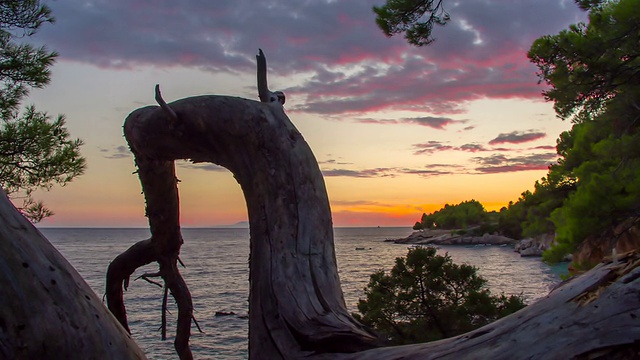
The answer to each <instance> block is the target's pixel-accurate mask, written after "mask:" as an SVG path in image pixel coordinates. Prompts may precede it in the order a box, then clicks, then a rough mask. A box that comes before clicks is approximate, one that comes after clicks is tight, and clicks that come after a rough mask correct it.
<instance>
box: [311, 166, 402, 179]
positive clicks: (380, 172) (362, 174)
mask: <svg viewBox="0 0 640 360" xmlns="http://www.w3.org/2000/svg"><path fill="white" fill-rule="evenodd" d="M322 174H323V175H324V176H346V177H357V178H375V177H395V176H396V175H397V174H396V172H395V171H394V169H392V168H376V169H365V170H349V169H329V170H322Z"/></svg>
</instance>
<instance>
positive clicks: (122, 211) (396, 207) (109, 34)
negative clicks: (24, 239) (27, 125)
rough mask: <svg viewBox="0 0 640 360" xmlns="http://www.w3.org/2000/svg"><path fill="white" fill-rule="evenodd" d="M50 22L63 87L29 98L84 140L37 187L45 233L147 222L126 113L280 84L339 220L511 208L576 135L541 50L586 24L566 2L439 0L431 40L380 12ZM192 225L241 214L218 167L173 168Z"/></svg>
mask: <svg viewBox="0 0 640 360" xmlns="http://www.w3.org/2000/svg"><path fill="white" fill-rule="evenodd" d="M44 3H46V4H47V5H49V6H50V7H51V9H52V11H53V15H54V17H55V18H56V22H55V23H54V24H45V25H44V26H43V27H42V29H41V30H40V31H39V32H38V33H37V34H36V35H35V36H33V37H32V38H30V39H28V41H30V42H33V43H36V44H44V45H46V46H47V48H48V49H51V50H55V51H57V52H58V53H59V57H58V58H57V62H56V63H55V65H54V66H53V68H52V79H51V83H50V84H49V85H48V86H47V87H45V88H43V89H35V90H33V91H32V92H31V94H30V96H29V98H28V99H27V101H26V103H28V104H35V105H36V107H37V109H39V110H42V111H46V112H48V113H49V114H50V115H51V116H57V115H58V114H64V115H65V117H66V119H67V127H68V129H69V131H70V132H71V134H72V136H73V137H77V138H81V139H83V140H84V143H85V144H84V145H83V147H82V153H83V155H84V156H85V157H86V159H87V170H86V172H85V174H84V175H82V176H81V177H79V178H77V179H76V180H74V181H73V182H72V183H70V184H68V185H67V186H65V187H54V188H53V189H51V190H50V191H42V192H38V193H37V195H36V196H37V198H38V199H41V200H43V201H44V202H45V204H46V205H48V206H49V207H50V208H51V209H52V210H53V211H54V212H55V215H54V216H52V217H50V218H48V219H46V220H45V221H43V222H42V223H41V224H40V226H78V227H144V226H146V225H147V219H146V218H145V217H144V197H143V195H142V194H141V187H140V183H139V180H138V178H137V176H136V174H135V173H134V172H135V167H134V164H133V157H132V155H131V153H130V152H129V150H128V146H127V144H126V141H125V139H124V138H123V136H122V124H123V121H124V119H125V118H126V116H127V115H128V114H129V113H130V112H132V111H133V110H135V109H136V108H139V107H142V106H146V105H153V104H155V100H154V86H155V84H160V86H161V89H162V94H163V97H164V99H165V100H166V101H167V102H169V103H170V102H171V101H174V100H177V99H181V98H185V97H189V96H194V95H202V94H219V95H232V96H240V97H244V98H248V99H254V100H257V99H258V94H257V89H256V79H255V71H256V70H255V69H256V64H255V61H256V60H255V55H256V54H257V52H258V49H259V48H261V49H263V51H264V53H265V55H266V57H267V62H268V68H269V74H268V76H269V87H270V88H271V89H272V90H281V91H284V92H285V94H286V96H287V101H286V104H285V109H286V113H287V115H288V117H289V118H290V119H291V121H292V122H293V123H294V125H295V126H296V127H297V128H298V130H299V131H300V132H301V133H302V135H303V136H304V138H305V140H306V141H307V142H308V143H309V145H310V147H311V149H312V151H313V153H314V155H315V157H316V159H317V160H318V163H319V166H320V168H321V170H322V172H323V175H324V179H325V182H326V185H327V191H328V196H329V200H330V203H331V209H332V216H333V223H334V226H412V225H413V224H414V223H415V222H416V221H418V220H419V219H420V216H421V215H422V213H425V212H426V213H430V212H433V211H436V210H438V209H440V208H441V207H442V206H444V205H445V204H447V203H448V204H457V203H459V202H462V201H466V200H471V199H475V200H478V201H480V202H481V203H482V204H484V206H485V207H486V208H487V209H488V210H499V209H500V208H501V207H502V206H505V205H507V204H508V202H509V201H516V200H517V199H518V197H519V196H520V194H521V193H522V192H523V191H525V190H528V189H532V188H533V185H534V183H535V181H536V180H538V179H540V178H541V177H543V176H545V175H546V172H547V167H548V166H549V164H551V163H553V162H555V161H556V159H557V155H556V153H555V144H556V139H557V138H558V135H559V134H560V133H561V132H562V131H565V130H568V129H569V128H570V126H571V124H570V123H568V122H564V121H562V120H560V119H558V118H556V116H555V113H554V111H553V106H552V104H551V103H549V102H545V100H544V98H543V96H542V95H541V93H542V91H543V90H545V85H544V84H540V83H539V81H538V80H539V79H538V77H537V75H536V67H535V66H534V65H533V64H531V63H530V62H529V60H528V59H527V51H528V49H529V47H530V46H531V44H532V42H533V41H534V40H535V39H536V38H538V37H540V36H543V35H549V34H556V33H558V32H559V31H560V30H562V29H565V28H567V27H568V26H569V25H570V24H573V23H577V22H579V21H585V20H586V13H585V12H583V11H582V10H580V9H578V7H577V6H576V5H575V4H574V2H573V1H569V0H562V1H561V0H536V1H533V0H511V1H506V0H465V1H451V0H445V9H446V10H447V11H448V13H449V14H450V16H451V21H450V22H449V23H448V24H447V25H445V26H443V27H436V28H435V30H434V37H435V38H436V41H435V42H434V43H433V44H431V45H429V46H426V47H420V48H418V47H414V46H411V45H409V44H408V43H407V42H406V40H405V39H404V38H403V36H402V35H396V36H394V37H391V38H388V37H386V36H385V35H384V34H383V33H382V31H381V30H380V29H379V28H378V27H377V25H376V24H375V14H374V13H373V11H372V7H373V6H376V5H377V6H380V5H382V4H384V1H383V0H360V1H354V0H306V1H305V0H265V1H259V2H258V1H249V0H216V1H198V0H183V1H169V0H156V1H150V0H82V1H78V0H64V1H62V0H49V1H46V0H45V1H44ZM176 169H177V173H178V177H179V179H180V180H181V182H180V184H179V191H180V199H181V221H182V225H183V226H185V227H188V226H214V225H225V224H234V223H236V222H239V221H246V220H247V211H246V205H245V202H244V197H243V194H242V191H241V189H240V186H239V185H238V184H237V183H236V181H235V180H234V178H233V176H232V174H231V173H230V172H229V171H227V170H225V169H221V168H219V167H216V166H207V165H206V164H205V165H193V164H191V163H189V162H188V161H182V160H181V161H178V162H177V163H176Z"/></svg>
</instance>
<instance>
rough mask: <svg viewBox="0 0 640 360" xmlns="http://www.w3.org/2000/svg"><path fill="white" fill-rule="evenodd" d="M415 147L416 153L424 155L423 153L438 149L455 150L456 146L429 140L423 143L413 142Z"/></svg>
mask: <svg viewBox="0 0 640 360" xmlns="http://www.w3.org/2000/svg"><path fill="white" fill-rule="evenodd" d="M413 148H414V149H416V150H415V151H414V152H413V154H414V155H422V154H433V153H434V152H438V151H447V150H455V148H454V147H453V146H451V145H445V144H443V143H442V142H440V141H435V140H431V141H427V142H426V143H421V144H413Z"/></svg>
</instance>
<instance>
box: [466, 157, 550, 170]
mask: <svg viewBox="0 0 640 360" xmlns="http://www.w3.org/2000/svg"><path fill="white" fill-rule="evenodd" d="M556 158H557V155H556V154H554V153H544V154H531V155H526V156H518V157H512V158H509V157H507V156H505V155H503V154H494V155H491V156H487V157H476V158H473V159H472V161H474V162H475V163H476V164H477V165H478V166H476V167H475V168H474V170H475V171H476V172H477V173H480V174H494V173H505V172H517V171H528V170H546V169H547V168H548V167H549V165H551V164H552V163H554V162H555V160H556Z"/></svg>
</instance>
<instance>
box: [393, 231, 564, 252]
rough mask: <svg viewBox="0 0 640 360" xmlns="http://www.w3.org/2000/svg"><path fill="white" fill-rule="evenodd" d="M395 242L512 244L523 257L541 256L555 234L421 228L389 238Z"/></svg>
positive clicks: (418, 243)
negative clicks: (514, 234) (517, 237)
mask: <svg viewBox="0 0 640 360" xmlns="http://www.w3.org/2000/svg"><path fill="white" fill-rule="evenodd" d="M385 241H387V242H393V243H394V244H411V245H434V246H438V245H499V246H512V247H513V249H514V251H515V252H517V253H520V256H522V257H529V256H531V257H539V256H542V252H543V251H544V250H546V249H547V248H549V246H550V245H551V243H552V242H553V234H551V235H545V236H541V237H538V238H529V239H523V240H515V239H512V238H508V237H506V236H502V235H495V234H484V235H482V236H475V235H469V234H467V233H464V232H462V231H460V230H420V231H415V232H413V233H411V234H410V235H409V236H407V237H405V238H400V239H387V240H385Z"/></svg>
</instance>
